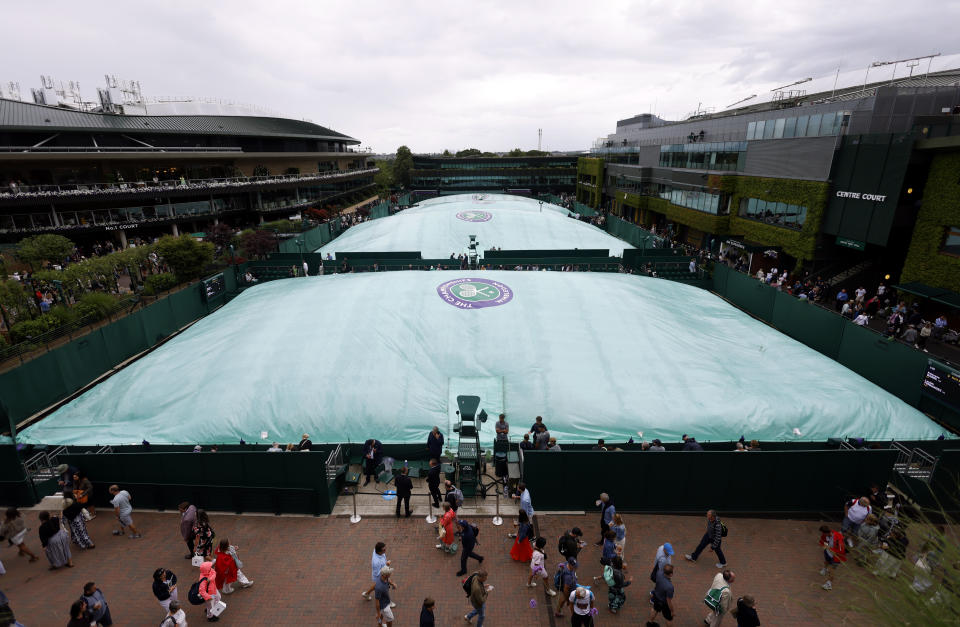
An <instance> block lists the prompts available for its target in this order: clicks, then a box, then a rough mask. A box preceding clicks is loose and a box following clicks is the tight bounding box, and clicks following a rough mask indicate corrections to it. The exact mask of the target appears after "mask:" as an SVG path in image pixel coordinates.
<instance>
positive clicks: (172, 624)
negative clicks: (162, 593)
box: [160, 601, 187, 627]
mask: <svg viewBox="0 0 960 627" xmlns="http://www.w3.org/2000/svg"><path fill="white" fill-rule="evenodd" d="M160 627H187V614H186V612H184V611H183V609H182V608H181V607H180V601H170V606H169V607H168V608H167V615H166V616H165V617H164V619H163V621H161V623H160Z"/></svg>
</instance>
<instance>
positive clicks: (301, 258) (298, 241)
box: [297, 237, 307, 276]
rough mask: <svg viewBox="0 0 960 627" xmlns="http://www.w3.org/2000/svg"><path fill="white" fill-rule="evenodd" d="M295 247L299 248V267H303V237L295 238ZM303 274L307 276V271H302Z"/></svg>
mask: <svg viewBox="0 0 960 627" xmlns="http://www.w3.org/2000/svg"><path fill="white" fill-rule="evenodd" d="M297 248H298V249H299V250H300V267H301V268H302V267H303V238H302V237H301V238H297ZM303 276H307V273H306V272H304V273H303Z"/></svg>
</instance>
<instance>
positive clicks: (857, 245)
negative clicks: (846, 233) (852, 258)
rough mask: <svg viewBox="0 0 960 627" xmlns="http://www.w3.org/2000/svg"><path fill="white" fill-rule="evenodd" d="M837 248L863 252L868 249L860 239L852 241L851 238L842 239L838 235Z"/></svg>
mask: <svg viewBox="0 0 960 627" xmlns="http://www.w3.org/2000/svg"><path fill="white" fill-rule="evenodd" d="M837 246H845V247H847V248H852V249H854V250H863V249H865V248H866V247H867V243H866V242H861V241H860V240H858V239H850V238H849V237H840V236H839V235H838V236H837Z"/></svg>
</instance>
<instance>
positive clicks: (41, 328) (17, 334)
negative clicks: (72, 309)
mask: <svg viewBox="0 0 960 627" xmlns="http://www.w3.org/2000/svg"><path fill="white" fill-rule="evenodd" d="M57 326H59V325H58V324H57V322H56V320H55V319H54V318H52V317H51V316H49V315H44V316H40V317H39V318H37V319H36V320H22V321H20V322H17V323H16V324H14V325H13V326H11V327H10V337H11V338H12V339H13V341H14V342H26V341H27V340H29V339H31V338H36V337H37V336H39V335H42V334H44V333H46V332H47V331H50V330H52V329H54V328H56V327H57Z"/></svg>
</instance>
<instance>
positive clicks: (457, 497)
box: [443, 479, 463, 511]
mask: <svg viewBox="0 0 960 627" xmlns="http://www.w3.org/2000/svg"><path fill="white" fill-rule="evenodd" d="M443 483H444V488H445V489H446V494H445V495H444V497H443V500H445V501H447V502H448V503H450V507H451V508H453V511H457V510H458V509H460V506H461V505H463V492H461V491H460V488H458V487H457V486H455V485H454V484H453V482H452V481H450V480H449V479H447V480H445V481H444V482H443Z"/></svg>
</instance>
